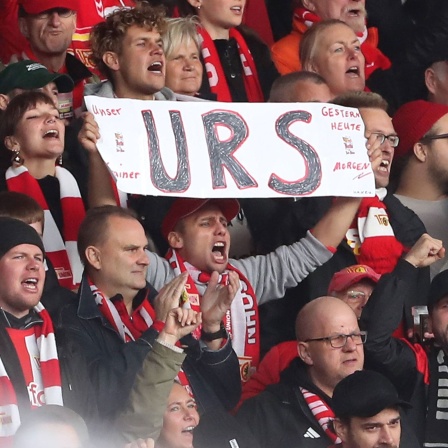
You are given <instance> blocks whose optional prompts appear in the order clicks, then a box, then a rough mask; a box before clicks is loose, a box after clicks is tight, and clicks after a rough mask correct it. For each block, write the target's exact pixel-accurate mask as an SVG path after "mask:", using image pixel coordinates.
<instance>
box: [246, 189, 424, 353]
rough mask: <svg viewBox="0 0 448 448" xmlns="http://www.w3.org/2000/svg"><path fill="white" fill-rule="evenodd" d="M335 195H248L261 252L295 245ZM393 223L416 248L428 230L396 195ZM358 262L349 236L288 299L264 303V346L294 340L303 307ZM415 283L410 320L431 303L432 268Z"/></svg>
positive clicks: (389, 200) (388, 201)
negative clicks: (416, 307)
mask: <svg viewBox="0 0 448 448" xmlns="http://www.w3.org/2000/svg"><path fill="white" fill-rule="evenodd" d="M331 201H332V198H331V197H312V198H301V199H299V200H298V201H295V200H294V199H243V200H241V205H242V207H243V209H244V212H245V215H246V217H247V221H248V223H249V227H250V229H251V232H252V237H253V239H254V243H255V246H256V248H257V251H258V252H259V253H267V252H270V251H272V250H274V249H275V248H276V247H278V246H279V245H282V244H292V243H293V242H295V241H297V240H299V239H300V238H302V237H303V236H305V234H306V231H307V230H309V229H312V228H313V227H314V226H315V225H316V224H317V222H318V221H319V220H320V219H321V218H322V216H323V215H324V214H325V213H326V211H327V210H328V209H329V208H330V206H331ZM384 203H385V205H386V207H387V213H388V216H389V219H390V224H391V226H392V228H393V229H394V233H395V236H396V237H397V239H398V240H399V241H400V242H401V243H402V244H403V245H404V246H405V247H408V248H410V247H412V246H413V245H414V244H415V242H416V241H417V240H418V239H419V238H420V236H421V235H422V234H423V233H425V232H426V229H425V226H424V225H423V223H422V222H421V220H420V218H419V217H418V216H417V215H416V214H415V213H414V212H413V211H412V210H410V209H409V208H407V207H405V206H404V205H403V204H402V203H401V202H400V201H399V200H398V199H397V198H396V197H395V196H394V195H392V194H390V193H388V194H387V195H386V197H385V198H384ZM353 264H357V261H356V258H355V256H354V254H353V252H352V249H351V248H350V247H349V246H348V245H347V243H346V242H345V240H344V241H343V242H342V243H341V244H340V245H339V246H338V248H337V251H336V253H335V254H334V255H333V257H331V258H330V260H328V261H327V262H326V263H324V264H323V265H322V266H320V267H318V268H317V269H316V270H315V271H314V272H312V273H311V274H309V275H308V276H307V278H306V279H304V280H303V281H302V282H301V284H300V285H298V286H297V287H296V288H293V289H291V290H288V291H287V293H286V295H285V299H284V300H281V301H272V302H269V303H266V304H264V305H262V306H261V307H260V319H261V329H262V351H263V352H266V351H267V350H269V349H270V348H271V347H272V346H273V345H275V344H278V343H279V342H283V341H288V340H292V339H295V334H294V321H295V317H296V315H297V312H298V311H299V309H300V308H301V307H302V306H303V305H304V304H305V303H307V302H309V301H310V300H312V299H315V298H316V297H320V296H323V295H326V294H327V289H328V285H329V284H330V280H331V278H332V276H333V274H334V273H335V272H337V271H339V270H341V269H343V268H344V267H347V266H350V265H353ZM417 280H418V281H417V283H416V288H415V289H414V290H413V291H412V293H411V294H409V295H408V296H407V297H406V312H407V315H406V318H407V321H408V325H411V321H412V319H411V316H410V309H411V307H412V306H414V305H424V304H426V296H427V293H428V288H429V281H430V277H429V268H425V269H421V270H419V271H418V279H417Z"/></svg>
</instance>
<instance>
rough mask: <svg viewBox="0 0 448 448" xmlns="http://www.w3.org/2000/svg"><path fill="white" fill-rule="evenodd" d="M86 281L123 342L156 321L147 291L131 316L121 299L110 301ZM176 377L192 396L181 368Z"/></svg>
mask: <svg viewBox="0 0 448 448" xmlns="http://www.w3.org/2000/svg"><path fill="white" fill-rule="evenodd" d="M88 281H89V285H90V290H91V291H92V294H93V297H94V298H95V302H96V304H97V305H98V308H99V310H100V312H101V314H102V315H103V316H104V317H105V318H106V319H107V321H108V322H109V323H110V324H111V325H112V327H114V329H115V331H116V332H117V333H118V334H119V335H120V338H121V339H122V341H123V342H131V341H135V340H136V339H138V338H139V337H140V336H141V335H142V334H143V332H145V331H146V330H148V329H149V328H150V327H151V326H152V325H153V323H154V322H155V321H156V312H155V310H154V308H153V307H152V305H151V303H150V302H149V300H148V292H147V293H146V296H145V298H144V299H143V302H142V303H141V304H140V306H139V307H138V308H137V309H135V310H134V311H133V313H132V316H129V314H128V312H127V309H126V307H125V305H124V303H123V302H122V301H117V302H115V303H114V302H112V300H110V299H108V298H107V297H106V296H105V295H104V294H103V293H102V292H101V291H100V290H99V289H98V288H97V287H96V286H95V285H94V284H93V283H92V282H91V280H90V279H89V280H88ZM177 379H178V381H179V382H180V384H182V386H184V387H185V388H186V390H187V391H188V393H189V394H190V395H191V396H193V393H192V389H191V386H190V382H189V381H188V378H187V376H186V375H185V372H184V371H183V370H182V369H181V370H180V371H179V373H178V375H177Z"/></svg>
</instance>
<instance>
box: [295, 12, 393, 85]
mask: <svg viewBox="0 0 448 448" xmlns="http://www.w3.org/2000/svg"><path fill="white" fill-rule="evenodd" d="M293 20H296V21H298V22H301V23H304V24H305V25H306V26H307V27H308V28H310V27H311V26H313V25H314V24H315V23H318V22H320V21H321V20H322V19H321V18H320V17H319V16H318V15H316V14H314V13H313V12H312V11H310V10H308V9H305V8H302V7H299V8H296V9H295V10H294V16H293ZM370 30H371V31H372V30H374V28H370ZM356 35H357V36H358V38H359V41H360V42H361V50H362V54H363V55H364V58H365V60H366V63H365V75H366V79H367V78H368V77H369V76H370V75H371V74H372V73H373V72H374V71H375V70H377V69H381V70H387V69H388V68H390V67H391V65H392V64H391V62H390V60H389V58H388V57H387V56H386V55H385V54H384V53H383V52H381V51H380V50H379V49H378V48H377V46H376V45H377V44H376V43H375V44H374V42H373V40H372V39H369V30H367V27H366V26H364V30H363V31H362V32H357V33H356Z"/></svg>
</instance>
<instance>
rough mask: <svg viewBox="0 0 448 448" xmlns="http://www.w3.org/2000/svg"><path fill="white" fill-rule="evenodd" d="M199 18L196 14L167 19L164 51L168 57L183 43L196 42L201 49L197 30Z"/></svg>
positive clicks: (199, 49) (163, 39)
mask: <svg viewBox="0 0 448 448" xmlns="http://www.w3.org/2000/svg"><path fill="white" fill-rule="evenodd" d="M198 25H199V19H198V17H196V16H189V17H177V18H171V19H166V31H165V33H164V34H163V36H162V43H163V51H164V53H165V57H166V58H167V59H169V58H170V56H171V54H172V53H173V52H174V51H175V50H176V49H178V48H179V47H180V46H181V45H182V44H187V45H188V44H189V43H190V42H194V43H195V45H196V47H197V49H198V52H200V51H201V40H200V36H199V34H198V31H197V27H198Z"/></svg>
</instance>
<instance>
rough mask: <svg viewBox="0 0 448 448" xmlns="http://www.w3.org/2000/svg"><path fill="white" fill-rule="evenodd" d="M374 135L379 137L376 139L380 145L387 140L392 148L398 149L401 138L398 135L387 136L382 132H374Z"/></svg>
mask: <svg viewBox="0 0 448 448" xmlns="http://www.w3.org/2000/svg"><path fill="white" fill-rule="evenodd" d="M372 134H375V135H376V136H377V138H376V139H377V140H379V142H380V145H382V144H383V143H384V142H385V141H386V138H387V140H388V141H389V143H390V146H392V148H396V147H397V146H398V144H399V143H400V137H398V135H394V134H390V135H385V134H382V133H381V132H372Z"/></svg>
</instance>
